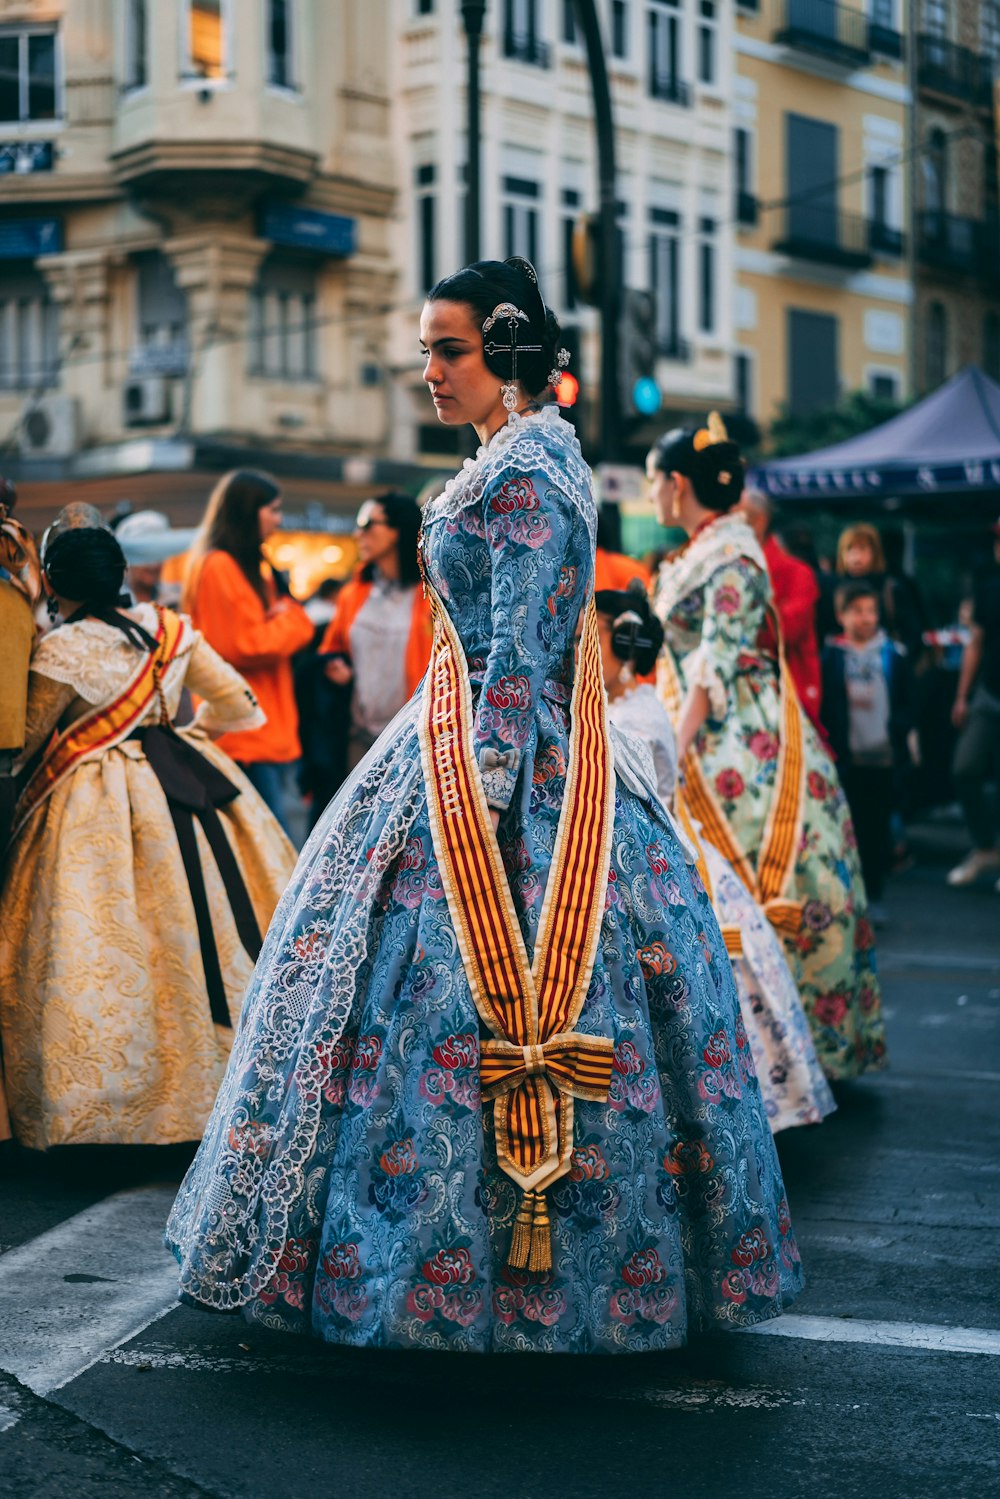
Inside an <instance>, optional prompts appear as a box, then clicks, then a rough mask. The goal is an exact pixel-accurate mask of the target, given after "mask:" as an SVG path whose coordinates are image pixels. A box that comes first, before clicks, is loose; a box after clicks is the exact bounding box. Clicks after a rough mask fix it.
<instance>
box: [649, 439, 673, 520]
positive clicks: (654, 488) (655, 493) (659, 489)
mask: <svg viewBox="0 0 1000 1499" xmlns="http://www.w3.org/2000/svg"><path fill="white" fill-rule="evenodd" d="M646 478H647V479H648V480H649V498H650V501H651V503H652V506H653V509H654V510H655V511H656V519H657V520H658V521H659V523H660V525H661V526H676V524H677V520H676V517H675V516H674V513H673V506H674V480H673V477H672V476H671V475H670V474H665V473H664V472H663V470H662V469H661V468H657V467H656V463H655V461H654V459H653V456H652V454H650V456H649V457H648V458H647V459H646Z"/></svg>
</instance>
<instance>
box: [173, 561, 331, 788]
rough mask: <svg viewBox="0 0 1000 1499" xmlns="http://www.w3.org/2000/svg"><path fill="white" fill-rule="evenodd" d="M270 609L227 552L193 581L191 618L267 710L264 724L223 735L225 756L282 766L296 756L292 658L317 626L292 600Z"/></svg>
mask: <svg viewBox="0 0 1000 1499" xmlns="http://www.w3.org/2000/svg"><path fill="white" fill-rule="evenodd" d="M267 587H268V592H269V594H270V596H271V599H272V603H271V606H270V608H267V609H265V607H264V605H263V604H262V603H261V600H260V598H259V597H258V595H257V593H256V592H255V591H254V589H253V588H252V587H251V585H250V583H249V582H248V581H247V579H246V578H245V577H244V575H243V570H242V569H241V567H240V565H239V563H238V562H237V561H236V559H235V558H234V557H231V556H230V555H229V553H228V552H209V553H208V555H207V556H206V558H205V560H204V562H203V563H202V564H201V567H200V569H199V571H198V574H197V576H196V578H195V579H194V580H193V587H192V593H193V602H192V605H191V618H192V620H193V622H194V624H195V626H196V627H197V628H198V629H199V630H200V631H201V632H202V634H203V635H204V637H205V639H206V640H207V641H208V643H209V645H210V646H213V647H214V648H215V650H217V651H218V653H219V655H220V656H222V658H223V659H224V660H225V661H228V662H229V663H230V665H231V666H235V667H236V670H237V671H238V672H241V673H242V675H243V676H244V677H246V679H247V682H248V683H249V685H250V686H251V687H252V689H253V691H254V693H255V695H256V698H257V701H258V702H259V703H260V706H261V708H262V709H263V710H264V712H265V713H266V714H267V723H266V724H264V726H263V728H260V729H251V730H249V731H244V732H241V733H235V734H223V736H222V738H221V739H220V740H219V741H218V742H219V745H220V746H221V748H222V749H224V750H225V752H226V754H227V755H231V756H232V757H233V759H234V760H242V761H243V763H244V764H247V765H251V764H259V763H261V762H263V763H267V764H277V765H282V764H285V763H287V761H289V760H297V759H298V758H299V756H300V755H301V753H302V746H301V744H300V743H299V715H298V711H297V709H296V707H295V688H294V684H293V681H292V662H291V658H292V656H294V655H295V652H296V651H299V650H301V649H302V648H303V646H307V645H308V644H309V642H310V641H311V640H312V638H313V626H312V622H311V620H310V619H309V616H308V615H307V614H306V612H305V610H304V609H302V608H300V607H299V605H298V604H297V603H296V602H295V600H294V599H289V598H281V599H279V598H278V596H277V590H276V589H275V587H274V584H273V583H272V582H271V580H270V579H268V580H267Z"/></svg>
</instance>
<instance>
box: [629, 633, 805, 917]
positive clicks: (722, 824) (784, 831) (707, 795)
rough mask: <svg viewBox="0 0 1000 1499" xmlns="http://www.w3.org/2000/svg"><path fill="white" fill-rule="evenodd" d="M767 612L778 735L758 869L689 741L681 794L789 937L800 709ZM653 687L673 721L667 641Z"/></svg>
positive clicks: (677, 684)
mask: <svg viewBox="0 0 1000 1499" xmlns="http://www.w3.org/2000/svg"><path fill="white" fill-rule="evenodd" d="M771 612H772V622H773V624H774V628H775V632H776V636H777V639H778V642H779V646H778V652H779V655H778V664H779V684H780V685H779V690H780V700H781V738H780V742H779V746H778V763H777V767H776V773H775V782H774V794H773V796H772V798H771V805H770V807H769V808H768V814H767V820H766V821H765V824H764V831H763V834H762V837H761V845H760V855H759V858H758V862H757V868H756V869H754V866H753V861H752V860H751V859H750V857H749V855H748V854H747V852H746V851H745V850H744V849H743V848H742V846H741V845H740V843H739V840H738V839H737V837H736V834H735V832H734V831H733V827H732V824H731V823H730V821H729V819H728V818H727V817H726V814H725V812H724V811H723V810H722V807H721V806H720V805H719V802H718V799H717V797H716V796H715V793H714V792H713V790H712V788H711V786H710V785H709V783H708V778H707V776H706V775H705V772H704V770H703V769H702V765H701V762H700V760H699V759H698V757H697V755H696V754H695V751H694V747H693V746H692V747H691V748H690V749H689V750H688V752H687V754H686V755H685V757H684V762H683V765H682V769H683V772H684V786H683V788H682V790H681V793H680V794H681V796H683V798H685V799H686V801H687V805H688V808H689V810H690V815H691V817H693V818H694V820H695V821H696V822H697V823H698V825H699V826H700V828H701V831H702V834H703V835H704V837H705V838H707V839H708V841H709V843H711V844H712V846H713V847H714V848H717V849H718V850H719V853H720V854H722V856H723V858H724V859H726V860H727V861H728V862H729V863H730V864H731V865H732V866H733V868H734V869H735V870H736V872H737V874H738V875H739V877H740V879H741V880H742V881H743V883H744V885H745V886H746V887H747V889H748V890H749V891H750V894H751V895H752V896H753V897H754V899H755V900H756V901H757V903H758V905H759V906H760V907H761V909H762V910H763V912H764V914H765V915H766V916H767V919H768V920H769V921H770V923H771V925H772V926H773V927H774V928H775V929H776V930H777V931H779V932H782V933H784V934H785V935H787V936H794V935H795V933H796V932H798V931H799V929H800V927H801V925H802V903H801V901H798V900H794V899H792V898H790V897H789V896H788V895H787V894H786V891H787V890H788V887H789V884H790V882H791V877H792V872H793V870H794V868H795V859H796V855H797V852H798V843H799V835H800V831H801V827H802V802H803V794H804V787H805V752H804V746H803V734H802V710H801V708H800V707H799V700H798V697H797V696H796V693H795V686H794V684H793V682H792V679H791V675H790V673H789V671H788V666H787V664H786V662H785V653H784V650H783V649H782V647H781V644H780V641H781V631H780V626H779V624H778V620H777V615H776V614H773V611H771ZM657 686H658V688H659V692H660V696H661V698H662V699H663V702H664V705H665V706H666V709H667V711H668V713H669V714H670V717H671V719H672V721H673V722H674V723H676V722H677V719H678V717H679V715H680V710H681V706H682V702H683V688H682V684H681V679H680V675H679V673H678V670H677V665H676V663H675V661H674V658H673V656H672V654H671V652H670V648H669V646H667V647H665V649H664V650H663V651H662V652H661V654H660V659H659V661H658V662H657ZM695 842H697V839H696V840H695ZM706 888H707V887H706ZM727 946H728V942H727Z"/></svg>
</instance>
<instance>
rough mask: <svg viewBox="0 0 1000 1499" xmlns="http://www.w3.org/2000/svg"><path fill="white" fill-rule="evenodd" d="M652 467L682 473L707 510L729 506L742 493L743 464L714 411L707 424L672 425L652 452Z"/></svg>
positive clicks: (720, 511) (662, 470) (697, 498)
mask: <svg viewBox="0 0 1000 1499" xmlns="http://www.w3.org/2000/svg"><path fill="white" fill-rule="evenodd" d="M652 459H653V464H654V467H656V468H657V469H659V470H660V471H661V472H662V473H664V474H684V475H685V476H686V477H687V478H688V479H690V480H691V487H692V488H693V490H694V493H695V498H696V500H697V501H698V503H699V505H704V507H705V509H706V510H715V511H718V512H719V513H720V514H721V513H722V512H724V511H726V510H732V508H733V506H734V505H735V504H736V503H737V502H738V501H739V498H740V495H741V494H742V493H743V477H744V472H745V469H744V464H743V459H742V457H741V456H740V450H739V448H738V446H737V445H736V443H735V442H730V440H729V437H728V435H727V433H726V429H725V427H724V426H723V425H722V420H721V418H720V417H719V416H718V414H717V413H716V412H714V411H713V412H712V415H711V416H710V417H709V419H708V426H707V427H699V428H697V429H696V430H695V429H693V428H690V427H675V428H674V430H673V431H672V432H667V433H665V435H664V436H663V437H661V438H660V440H659V442H658V443H657V444H656V447H655V448H654V449H653V452H652Z"/></svg>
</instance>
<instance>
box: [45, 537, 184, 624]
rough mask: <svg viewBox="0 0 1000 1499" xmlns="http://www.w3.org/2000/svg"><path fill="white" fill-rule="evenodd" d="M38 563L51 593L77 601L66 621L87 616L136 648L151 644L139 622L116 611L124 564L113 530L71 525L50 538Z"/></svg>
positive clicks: (123, 556)
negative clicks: (76, 607) (106, 626)
mask: <svg viewBox="0 0 1000 1499" xmlns="http://www.w3.org/2000/svg"><path fill="white" fill-rule="evenodd" d="M42 562H43V566H44V568H45V575H46V577H47V578H48V582H49V587H50V588H51V589H52V591H53V593H56V594H58V595H59V597H60V598H63V599H76V600H79V605H80V607H79V608H78V609H77V610H76V612H75V613H74V614H71V615H70V617H69V619H68V620H67V621H66V623H67V624H74V623H75V622H76V621H77V620H80V619H86V618H87V617H88V616H90V617H93V618H95V619H101V620H103V621H104V622H105V624H109V625H114V627H115V628H116V629H118V630H121V632H122V634H123V635H125V637H126V638H127V639H128V640H129V642H130V643H131V644H132V645H134V646H136V647H137V648H138V649H140V650H143V649H149V648H151V647H153V646H155V644H156V642H155V640H153V638H152V636H151V635H150V634H149V633H148V632H147V631H146V630H144V629H143V628H142V626H141V625H139V624H137V623H136V622H135V620H132V619H129V618H128V617H127V616H126V615H124V614H119V612H118V607H117V606H118V603H119V595H120V594H121V588H122V583H123V581H124V579H125V568H126V566H127V564H126V561H125V553H124V552H123V551H122V549H121V546H120V545H119V542H118V539H117V537H116V536H115V534H114V532H113V531H110V530H108V529H107V527H105V526H74V527H73V528H72V529H71V530H69V531H63V532H61V533H60V534H59V535H58V536H54V537H53V538H52V540H51V541H50V542H49V544H48V546H47V547H46V548H45V554H44V557H43V559H42Z"/></svg>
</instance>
